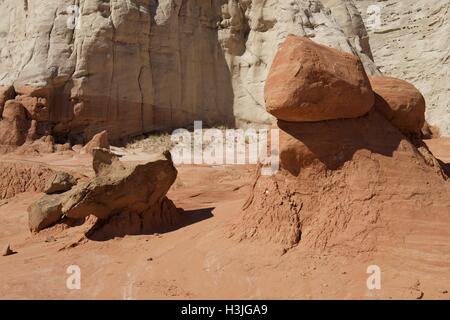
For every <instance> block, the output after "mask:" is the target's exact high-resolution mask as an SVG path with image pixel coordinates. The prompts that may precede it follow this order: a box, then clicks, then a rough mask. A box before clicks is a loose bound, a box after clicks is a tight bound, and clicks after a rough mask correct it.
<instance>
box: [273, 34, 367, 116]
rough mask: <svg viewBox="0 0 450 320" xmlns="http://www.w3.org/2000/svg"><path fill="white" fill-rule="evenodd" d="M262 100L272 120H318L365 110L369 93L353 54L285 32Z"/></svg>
mask: <svg viewBox="0 0 450 320" xmlns="http://www.w3.org/2000/svg"><path fill="white" fill-rule="evenodd" d="M265 101H266V109H267V111H268V112H269V113H271V114H272V115H274V116H275V117H276V118H277V119H280V120H284V121H292V122H301V121H321V120H330V119H343V118H356V117H359V116H362V115H364V114H366V113H367V112H368V111H369V110H370V109H371V108H372V106H373V102H374V94H373V92H372V90H371V87H370V83H369V80H368V77H367V75H366V73H365V71H364V67H363V64H362V63H361V61H360V59H359V58H358V57H357V56H354V55H352V54H349V53H345V52H341V51H338V50H336V49H332V48H329V47H327V46H323V45H320V44H317V43H315V42H313V41H312V40H310V39H308V38H305V37H298V36H293V35H290V36H288V37H287V39H286V40H285V42H284V43H283V44H282V45H281V47H280V49H279V50H278V53H277V55H276V57H275V59H274V61H273V64H272V67H271V69H270V73H269V76H268V78H267V81H266V85H265Z"/></svg>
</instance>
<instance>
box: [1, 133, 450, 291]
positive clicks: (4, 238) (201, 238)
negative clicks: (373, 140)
mask: <svg viewBox="0 0 450 320" xmlns="http://www.w3.org/2000/svg"><path fill="white" fill-rule="evenodd" d="M428 145H429V147H430V148H431V149H432V150H433V151H434V153H435V155H436V156H437V157H439V158H440V159H441V160H442V161H444V162H447V163H449V162H450V139H449V138H446V139H444V138H442V139H436V140H430V141H428ZM139 157H140V156H139V155H138V156H136V159H133V158H132V157H131V158H130V159H128V160H139ZM1 160H2V161H6V160H8V161H15V162H21V161H23V162H25V161H26V162H40V163H43V164H45V165H48V166H50V167H52V168H56V169H59V170H69V171H72V172H78V173H82V174H85V175H93V171H92V169H91V158H90V157H88V156H76V157H73V156H71V155H70V156H69V155H58V154H50V155H45V156H36V157H27V158H26V159H25V158H23V157H20V156H13V155H9V156H2V159H1ZM125 160H126V159H125ZM177 169H178V172H179V173H178V178H177V181H176V183H175V184H174V185H173V186H172V189H171V190H170V192H169V194H168V196H169V198H170V199H172V200H173V201H174V202H175V204H176V205H177V206H178V207H180V208H183V209H184V210H185V211H186V212H185V213H184V214H185V215H187V216H188V217H189V221H190V222H189V223H187V224H186V225H185V226H183V227H181V228H179V229H177V230H174V231H171V232H168V233H165V234H153V235H139V236H126V237H123V238H114V239H110V240H107V241H95V240H90V239H87V238H86V237H85V236H84V232H85V231H86V228H87V226H86V225H81V226H75V227H71V228H65V227H63V226H62V225H58V226H56V227H53V228H50V229H47V230H44V231H42V232H41V233H39V234H37V235H33V234H31V233H30V231H29V230H28V224H27V211H26V209H27V206H28V205H29V204H30V203H32V202H33V201H35V200H36V199H38V198H39V197H41V196H42V194H40V193H23V194H19V195H17V196H15V197H14V198H10V199H7V200H3V201H1V202H0V226H1V228H0V244H1V245H2V246H4V245H6V244H8V243H10V244H11V246H12V247H13V249H14V250H15V251H17V253H16V254H14V255H11V256H7V257H0V298H1V299H98V298H100V299H184V298H187V299H222V298H224V299H230V298H231V299H233V298H234V299H422V298H423V299H437V298H438V299H449V298H450V293H448V291H449V290H450V272H449V271H450V243H449V241H448V239H450V218H449V215H450V212H441V213H438V214H437V216H436V213H433V215H435V216H434V217H433V219H429V218H430V216H429V215H430V214H431V213H427V212H423V216H421V217H420V218H417V217H414V219H413V217H411V216H408V214H407V213H402V212H401V210H399V214H398V215H397V216H393V217H392V220H391V221H389V223H390V225H391V226H392V232H393V233H395V230H396V229H395V228H396V226H399V225H404V226H407V228H406V229H405V228H403V229H402V232H403V233H402V235H401V237H400V235H399V237H396V239H397V238H401V239H402V240H401V241H402V243H401V244H398V243H395V244H394V243H392V246H389V245H384V246H383V247H379V248H377V249H376V250H361V251H360V252H354V251H349V252H347V253H345V252H344V253H343V251H342V250H340V251H338V252H334V251H333V250H329V251H317V252H314V251H310V250H305V249H304V248H302V247H301V246H299V247H294V248H293V249H290V250H288V251H286V250H283V249H281V248H280V247H279V246H276V245H273V246H272V245H270V244H267V243H260V242H258V241H237V240H236V239H235V238H233V237H231V231H230V230H231V228H230V226H231V225H232V224H233V223H235V222H236V221H238V218H239V214H240V212H241V207H242V205H243V204H244V202H245V200H246V198H247V196H248V194H249V191H250V188H251V183H252V177H253V175H254V171H255V168H254V167H252V166H218V167H207V166H181V167H178V168H177ZM416 234H418V235H420V236H418V237H417V236H415V235H416ZM70 265H78V266H79V267H80V269H81V289H80V290H69V289H67V288H66V279H67V277H68V274H67V273H66V270H67V268H68V267H69V266H70ZM370 265H378V266H379V267H380V269H381V272H382V278H381V285H382V288H381V289H380V290H368V288H367V286H366V281H367V278H368V277H369V274H367V268H368V266H370Z"/></svg>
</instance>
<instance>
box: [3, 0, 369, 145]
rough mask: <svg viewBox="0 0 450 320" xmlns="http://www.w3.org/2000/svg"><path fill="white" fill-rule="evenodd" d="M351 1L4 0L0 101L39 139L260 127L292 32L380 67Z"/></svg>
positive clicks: (77, 139)
mask: <svg viewBox="0 0 450 320" xmlns="http://www.w3.org/2000/svg"><path fill="white" fill-rule="evenodd" d="M355 8H356V7H355V6H354V4H353V2H352V1H350V0H333V1H331V0H327V1H325V0H324V1H323V3H322V2H321V1H317V0H301V1H288V0H281V1H280V0H278V1H276V0H239V1H238V0H211V1H205V0H159V1H158V0H79V1H74V0H61V1H51V0H45V1H42V0H20V1H18V0H0V11H1V12H2V19H1V20H0V58H1V60H0V86H2V90H3V91H4V92H8V95H9V96H8V97H6V96H5V94H4V96H5V97H4V100H7V99H10V98H15V99H16V100H17V101H19V102H20V103H22V104H23V105H24V107H25V108H26V109H27V110H28V112H29V113H30V117H31V119H32V121H33V124H32V125H31V124H30V125H31V126H33V135H34V136H39V135H46V134H52V135H53V136H55V137H56V138H57V139H60V140H70V141H71V142H74V143H78V142H83V141H86V139H89V138H90V137H92V136H93V135H94V134H95V133H97V132H99V131H101V130H104V129H107V130H108V131H109V133H110V137H112V138H113V139H114V138H119V137H123V136H128V135H135V134H139V133H142V132H148V131H152V130H155V129H163V128H165V129H170V128H176V127H183V126H188V125H192V123H193V121H194V120H203V121H205V122H206V124H208V125H215V124H227V125H245V124H246V123H249V122H252V123H265V122H268V121H269V120H270V116H269V115H268V114H267V113H266V112H265V110H264V99H263V88H264V81H265V79H266V77H267V74H268V71H269V68H270V64H271V62H272V59H273V56H274V55H275V52H276V50H277V47H278V45H279V44H280V43H281V42H282V41H283V40H284V39H285V37H286V36H287V35H289V34H296V35H303V36H308V37H311V38H313V39H314V40H315V41H317V42H320V43H323V44H327V45H329V46H332V47H335V48H338V49H340V50H344V51H347V52H352V53H354V54H358V55H359V56H360V57H361V58H362V60H363V62H364V64H365V67H366V69H367V71H368V73H370V74H373V73H377V70H376V67H375V65H374V64H373V62H372V61H371V55H372V53H371V52H370V46H369V44H368V40H367V33H366V31H365V28H364V24H363V23H362V19H361V17H360V15H359V13H358V12H357V10H356V9H355ZM11 86H12V87H13V89H14V90H12V88H11ZM2 90H0V94H1V92H2ZM11 92H12V93H11ZM1 100H2V99H1V97H0V103H2V102H1Z"/></svg>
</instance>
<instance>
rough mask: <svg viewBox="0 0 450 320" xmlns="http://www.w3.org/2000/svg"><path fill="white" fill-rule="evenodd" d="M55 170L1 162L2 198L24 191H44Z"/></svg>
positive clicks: (0, 188)
mask: <svg viewBox="0 0 450 320" xmlns="http://www.w3.org/2000/svg"><path fill="white" fill-rule="evenodd" d="M54 174H55V172H54V171H53V170H52V169H50V168H47V167H44V166H41V165H37V164H28V163H17V162H10V161H2V162H0V199H8V198H12V197H14V196H15V195H16V194H19V193H22V192H35V191H38V192H42V191H44V190H45V189H46V184H47V181H48V180H49V179H51V177H52V176H53V175H54Z"/></svg>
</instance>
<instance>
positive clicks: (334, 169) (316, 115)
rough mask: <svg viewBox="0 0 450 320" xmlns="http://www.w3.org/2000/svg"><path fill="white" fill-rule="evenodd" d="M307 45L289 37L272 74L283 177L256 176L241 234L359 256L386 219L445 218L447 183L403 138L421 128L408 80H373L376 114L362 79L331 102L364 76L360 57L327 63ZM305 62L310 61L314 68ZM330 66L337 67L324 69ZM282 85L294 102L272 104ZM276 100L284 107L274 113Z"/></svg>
mask: <svg viewBox="0 0 450 320" xmlns="http://www.w3.org/2000/svg"><path fill="white" fill-rule="evenodd" d="M310 42H311V40H307V39H304V38H301V37H295V36H290V37H288V39H287V40H286V41H285V42H284V43H283V45H282V46H281V47H280V49H279V52H278V54H277V56H276V58H275V60H274V63H273V65H272V68H271V71H270V73H269V76H268V80H267V82H266V88H265V95H266V101H268V104H267V106H268V108H267V111H269V112H271V113H272V114H273V115H274V116H275V117H277V118H278V119H277V120H276V121H275V122H274V123H273V128H276V129H279V132H280V150H279V154H280V166H281V171H280V172H279V173H277V174H276V175H274V176H272V177H266V176H261V175H260V174H259V172H258V174H257V176H256V180H255V182H254V185H253V189H252V191H251V195H250V197H249V199H248V200H247V203H246V204H245V206H244V210H243V217H242V219H241V220H242V221H241V222H240V223H239V224H238V225H237V226H236V229H237V230H238V231H237V235H238V237H241V238H252V239H253V238H256V239H258V238H259V239H263V240H268V241H271V242H275V243H279V244H282V245H283V246H285V247H286V248H292V247H293V246H296V245H298V246H300V247H306V248H313V249H333V250H339V249H346V250H350V249H353V250H356V251H357V250H365V248H376V247H378V245H380V244H381V243H383V241H385V240H384V239H386V237H387V234H386V233H387V232H389V231H388V230H392V228H393V227H392V226H389V225H388V221H389V219H390V218H391V216H392V215H395V216H397V217H398V216H399V215H402V214H408V215H414V216H416V217H417V219H420V216H421V214H423V212H424V211H426V212H427V213H429V214H436V215H437V216H439V215H442V214H443V213H444V214H447V215H448V213H449V212H450V187H449V183H448V181H447V180H448V178H447V176H446V175H445V174H444V173H443V171H442V170H441V168H440V167H439V163H438V161H437V160H436V159H434V157H433V155H432V154H431V153H430V152H429V151H428V150H427V149H426V148H423V147H421V148H416V146H415V144H414V142H413V141H410V140H409V139H408V137H407V136H405V135H404V134H403V133H402V131H405V130H406V131H408V132H409V131H411V132H417V131H418V130H420V128H421V127H422V125H423V119H424V111H425V110H424V105H423V98H422V97H421V95H420V93H419V92H418V91H417V90H416V89H415V88H414V87H413V86H412V85H410V84H408V83H406V82H405V81H402V80H398V79H392V78H384V77H379V78H374V79H372V80H371V83H372V84H373V87H374V89H373V90H374V92H375V95H376V99H375V106H374V107H373V100H371V99H370V96H371V94H372V93H370V94H369V93H366V96H367V97H369V98H367V99H366V101H365V104H363V105H362V104H361V103H362V102H363V101H364V100H362V99H361V97H362V96H361V92H362V91H363V90H364V91H368V90H371V89H370V85H369V84H368V82H367V81H359V83H360V85H361V86H362V88H358V87H356V86H353V87H350V88H354V89H353V90H346V91H345V92H342V94H340V95H336V93H335V89H336V88H335V87H336V86H337V85H335V83H338V84H340V85H341V86H342V87H344V86H345V85H346V84H347V83H351V82H352V81H354V80H353V79H355V76H354V74H360V76H359V78H360V79H367V77H366V76H365V74H362V73H363V70H362V69H361V68H360V67H359V66H360V63H357V62H356V61H357V59H358V58H357V57H353V58H347V59H342V60H339V59H338V57H339V54H338V52H336V51H332V52H333V54H334V55H335V58H334V59H333V60H330V59H329V52H330V49H328V48H325V47H322V46H318V45H313V44H309V43H310ZM305 43H307V44H308V45H305ZM290 54H291V56H290ZM342 55H343V57H347V55H346V54H342ZM310 57H316V58H315V60H314V63H313V64H312V63H310ZM332 61H333V62H334V63H335V64H336V65H337V66H338V67H336V68H334V69H333V68H332V67H330V66H333V64H332V63H331V62H332ZM333 70H334V72H336V73H333ZM341 70H345V73H343V72H341ZM310 75H313V76H314V77H313V78H312V77H311V76H310ZM330 79H331V80H330ZM334 79H336V80H334ZM333 80H334V81H333ZM355 83H358V82H355ZM283 88H287V89H286V91H287V92H286V97H290V99H289V98H286V99H285V100H281V99H279V98H278V97H279V96H280V95H281V92H282V89H283ZM311 88H320V91H319V89H317V91H316V92H317V93H316V95H315V96H314V98H315V100H312V99H311V96H310V95H308V94H305V92H310V91H311ZM347 88H349V87H348V85H347ZM404 88H405V89H404ZM297 93H298V95H297ZM291 97H292V98H291ZM337 99H341V100H340V101H339V102H338V104H337V103H336V101H337ZM382 99H383V101H386V105H383V106H381V100H382ZM272 101H282V102H280V106H279V107H274V106H273V103H272ZM312 101H313V102H312ZM355 102H356V103H355ZM322 106H323V107H322ZM338 106H339V108H338ZM279 110H289V112H280V111H279ZM343 115H345V116H343ZM343 118H346V119H343ZM285 120H289V122H287V121H285ZM311 120H315V121H311ZM401 120H403V121H401ZM400 203H403V204H404V205H403V206H402V207H401V208H402V209H399V207H400V206H399V204H400ZM418 221H419V220H418ZM394 231H395V230H394ZM235 233H236V232H235ZM391 240H392V239H391Z"/></svg>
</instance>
